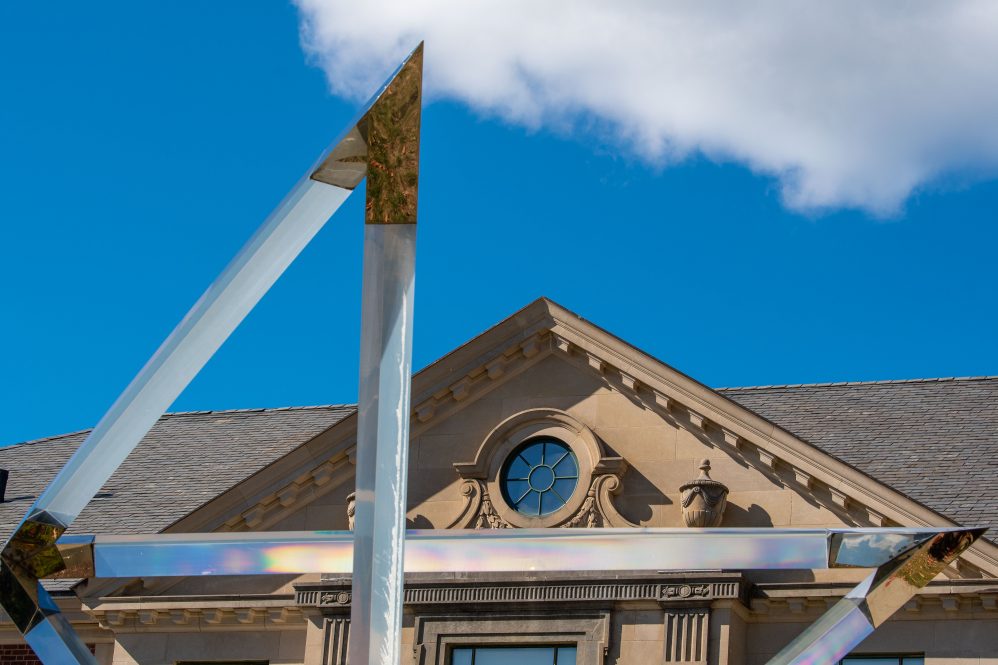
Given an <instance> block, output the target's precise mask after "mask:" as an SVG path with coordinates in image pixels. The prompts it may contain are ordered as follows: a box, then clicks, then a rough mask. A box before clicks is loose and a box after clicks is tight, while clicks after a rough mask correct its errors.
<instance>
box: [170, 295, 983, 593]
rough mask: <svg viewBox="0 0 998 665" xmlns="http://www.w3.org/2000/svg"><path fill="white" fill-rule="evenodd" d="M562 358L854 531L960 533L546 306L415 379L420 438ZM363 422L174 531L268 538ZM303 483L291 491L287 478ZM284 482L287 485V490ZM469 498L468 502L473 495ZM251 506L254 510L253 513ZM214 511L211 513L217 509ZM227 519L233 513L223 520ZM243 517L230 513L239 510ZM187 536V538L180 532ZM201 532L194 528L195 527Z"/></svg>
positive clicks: (309, 447) (292, 457)
mask: <svg viewBox="0 0 998 665" xmlns="http://www.w3.org/2000/svg"><path fill="white" fill-rule="evenodd" d="M550 355H556V356H558V357H561V358H563V359H567V360H569V361H571V362H573V363H575V364H576V365H578V366H579V367H582V368H584V369H586V370H588V371H591V372H595V373H596V374H598V375H600V376H601V377H602V378H603V379H604V380H605V381H606V382H607V383H608V384H609V385H610V386H611V387H613V388H614V389H615V390H617V391H619V392H621V393H623V394H625V395H627V396H628V397H630V398H631V399H632V400H634V401H635V402H637V403H639V404H642V405H643V406H644V407H645V408H648V409H650V410H654V411H656V412H657V413H659V414H660V415H662V416H663V417H665V418H667V419H670V420H672V421H673V422H674V423H676V424H677V426H681V427H683V428H684V429H686V430H688V431H690V432H691V433H693V434H694V436H697V437H698V438H699V439H700V440H701V441H702V442H703V443H705V444H706V445H708V446H710V447H715V448H718V449H719V450H721V451H723V452H724V453H726V454H728V455H730V456H732V457H734V458H736V459H739V460H741V461H743V462H745V463H746V464H748V465H750V466H752V467H753V468H756V469H757V470H759V471H760V472H762V473H764V474H766V475H767V476H769V477H770V478H772V479H774V480H777V481H779V482H780V483H781V484H783V485H784V486H786V487H788V488H791V489H795V490H797V491H799V492H806V493H807V494H809V495H810V496H812V497H814V498H815V500H817V501H818V502H819V503H822V504H823V505H824V506H825V507H827V508H828V509H829V510H831V511H832V512H834V513H836V514H838V515H839V516H840V517H843V518H845V519H846V521H847V522H852V523H856V524H859V525H864V526H876V527H879V526H893V525H900V526H950V525H953V524H954V522H953V521H952V520H949V519H947V518H946V517H944V516H943V515H940V514H938V513H936V512H934V511H932V510H931V509H929V508H927V507H925V506H922V505H921V504H919V503H917V502H915V501H913V500H912V499H910V498H908V497H906V496H904V495H903V494H901V493H900V492H898V491H896V490H894V489H892V488H890V487H889V486H887V485H884V484H883V483H880V482H879V481H876V480H874V479H872V478H870V477H869V476H867V475H866V474H864V473H862V472H861V471H859V470H858V469H855V468H854V467H852V466H850V465H848V464H846V463H845V462H842V461H841V460H839V459H837V458H835V457H833V456H831V455H829V454H828V453H826V452H824V451H822V450H821V449H820V448H818V447H816V446H813V445H811V444H810V443H807V442H806V441H803V440H802V439H800V438H798V437H796V436H795V435H793V434H791V433H790V432H788V431H786V430H783V429H782V428H780V427H779V426H778V425H776V424H774V423H772V422H770V421H768V420H766V419H764V418H762V417H761V416H759V415H758V414H756V413H754V412H752V411H750V410H749V409H746V408H745V407H743V406H741V405H739V404H737V403H736V402H734V401H732V400H731V399H729V398H727V397H725V396H723V395H721V394H719V393H717V392H715V391H713V390H711V389H710V388H708V387H707V386H705V385H703V384H701V383H699V382H697V381H696V380H694V379H692V378H691V377H689V376H686V375H685V374H682V373H681V372H679V371H677V370H675V369H673V368H671V367H669V366H667V365H665V364H664V363H662V362H660V361H658V360H656V359H655V358H653V357H651V356H649V355H647V354H645V353H643V352H641V351H640V350H637V349H635V348H634V347H633V346H631V345H629V344H626V343H625V342H623V341H622V340H620V339H618V338H616V337H615V336H613V335H612V334H610V333H608V332H606V331H604V330H602V329H600V328H599V327H597V326H595V325H594V324H592V323H590V322H588V321H585V320H584V319H582V318H580V317H578V316H577V315H575V314H573V313H571V312H569V311H568V310H565V309H563V308H561V307H560V306H558V305H556V304H555V303H553V302H551V301H548V300H546V299H541V300H538V301H535V302H534V303H531V304H530V305H528V306H527V307H525V308H524V309H522V310H520V311H519V312H517V313H516V314H514V315H513V316H512V317H510V318H508V319H506V320H504V321H502V322H501V323H499V324H498V325H496V326H495V327H493V328H492V329H490V330H488V331H486V332H485V333H483V334H481V335H479V336H478V337H476V338H474V339H473V340H471V341H470V342H468V343H467V344H464V345H462V346H461V347H459V348H458V349H456V350H455V351H453V352H451V353H450V354H448V355H446V356H444V357H443V358H441V359H440V360H438V361H437V362H435V363H433V364H432V365H430V366H429V367H427V368H426V369H424V370H422V371H421V372H419V373H418V374H417V375H416V376H414V378H413V400H412V403H413V405H414V406H413V409H412V425H411V436H412V437H413V438H415V437H417V436H419V435H420V434H421V433H422V432H424V431H426V430H427V429H428V428H429V427H431V426H433V425H434V424H435V423H436V422H437V421H439V420H440V419H442V418H446V417H448V416H450V415H451V414H453V413H454V412H456V411H457V410H459V409H461V408H463V406H465V405H466V404H468V403H470V402H472V401H475V400H476V399H479V398H481V397H482V396H484V395H485V394H487V393H488V392H490V391H491V390H493V389H495V388H496V387H498V386H499V385H501V384H502V383H504V382H505V381H507V380H509V379H510V378H511V377H513V376H516V375H517V374H520V373H521V372H523V371H525V370H526V369H528V368H530V367H531V366H533V365H534V364H536V363H537V362H539V361H540V360H542V359H544V358H547V357H549V356H550ZM355 430H356V418H355V417H348V418H346V419H344V420H343V421H340V422H339V423H337V424H335V425H333V426H332V427H331V428H330V429H329V430H327V431H326V432H324V433H323V434H322V435H320V436H318V437H316V438H315V439H313V440H312V441H310V442H308V443H306V444H305V445H304V446H302V447H301V448H300V449H298V450H296V451H293V452H292V453H290V454H289V455H287V456H285V458H282V459H281V460H278V462H275V463H274V464H273V465H271V466H270V467H268V468H267V469H265V470H263V471H261V472H260V473H258V474H256V475H255V476H253V477H251V478H250V479H248V480H247V481H244V482H243V483H240V485H237V486H236V487H235V488H233V489H232V490H229V492H228V493H226V495H228V496H226V495H222V496H220V497H219V498H218V500H217V501H216V502H214V503H210V504H208V505H206V506H205V508H204V509H203V510H204V512H205V514H207V513H210V512H214V513H215V514H216V515H217V517H215V518H213V519H214V522H212V520H211V519H208V520H197V519H194V514H192V515H191V516H189V517H190V518H192V519H187V518H185V519H184V520H181V521H180V522H178V524H177V525H176V526H177V527H178V528H177V529H173V528H171V530H205V529H204V528H197V523H198V522H199V521H200V522H203V523H204V526H208V530H225V531H228V530H263V529H266V528H268V526H270V525H273V524H276V523H277V522H279V521H280V520H281V519H283V517H285V516H287V515H288V514H290V513H291V512H292V511H294V510H298V509H300V508H301V507H302V506H304V505H307V504H308V503H309V502H310V501H312V500H313V499H314V498H316V497H318V496H320V495H322V494H324V493H326V492H328V491H329V490H330V489H332V488H333V487H336V486H338V485H340V484H342V483H343V482H347V481H348V480H349V478H350V477H351V475H352V469H350V466H349V464H348V462H349V461H350V459H351V458H352V454H351V453H352V450H353V448H354V445H355V444H354V438H355ZM292 474H293V477H294V478H295V480H293V481H292V482H290V483H288V482H287V481H286V480H284V479H286V478H288V477H291V476H292ZM275 476H277V477H280V479H279V480H278V478H276V477H275ZM466 498H467V496H466ZM247 502H249V503H250V504H251V505H249V507H247ZM213 505H214V508H212V506H213ZM222 508H227V510H228V511H229V512H228V513H227V514H224V513H225V511H224V510H222V511H220V510H219V509H222ZM237 508H238V510H239V512H238V514H233V513H232V512H231V511H232V510H233V509H237ZM185 525H186V527H187V528H181V527H184V526H185ZM191 527H195V528H191ZM947 573H948V574H949V575H951V576H959V575H964V576H970V577H981V576H985V575H998V547H996V546H995V545H994V544H992V543H990V542H988V541H985V540H979V541H978V542H977V543H975V545H974V546H973V547H972V548H971V549H970V550H968V551H967V552H966V553H965V554H964V555H963V557H962V558H961V560H960V563H959V568H956V567H954V568H953V569H952V570H948V571H947Z"/></svg>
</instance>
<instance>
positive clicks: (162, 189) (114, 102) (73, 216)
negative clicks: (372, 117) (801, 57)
mask: <svg viewBox="0 0 998 665" xmlns="http://www.w3.org/2000/svg"><path fill="white" fill-rule="evenodd" d="M299 20H300V16H299V13H298V10H297V9H296V8H295V7H293V6H290V5H283V4H281V3H263V2H250V3H234V2H233V3H223V2H218V3H215V2H212V3H176V4H170V5H169V6H168V7H167V6H165V5H153V4H146V3H105V4H101V5H80V4H78V3H68V2H65V3H46V4H45V5H44V7H43V8H41V9H39V8H38V7H37V6H30V5H26V4H23V3H8V4H7V5H5V6H4V7H3V8H2V9H0V62H2V63H4V64H3V65H2V67H3V76H2V77H0V95H2V99H0V101H2V103H0V155H2V159H0V169H2V174H0V183H2V185H0V197H2V208H0V210H2V217H0V219H2V229H3V238H4V242H3V245H2V247H3V250H4V251H3V261H2V263H0V284H2V287H0V288H2V291H0V295H2V301H3V303H4V310H3V311H4V318H3V321H4V325H3V326H2V328H0V376H2V377H3V383H2V387H0V390H2V395H0V397H2V399H0V442H6V443H13V442H16V441H21V440H27V439H33V438H38V437H43V436H48V435H54V434H58V433H62V432H65V431H71V430H76V429H81V428H85V427H89V426H92V425H93V424H94V423H95V422H96V421H97V420H98V419H99V418H100V416H101V415H102V414H103V412H104V410H105V409H106V408H107V407H108V406H109V405H110V404H111V402H112V401H113V400H114V398H115V397H116V396H117V395H118V393H119V392H120V391H121V390H122V389H123V388H124V387H125V385H126V384H127V383H128V381H129V380H130V379H131V378H132V377H133V376H134V375H135V373H136V372H137V371H138V370H139V368H140V367H141V366H142V364H143V363H144V362H145V360H146V359H147V358H148V357H149V355H150V354H151V353H152V352H153V351H154V350H155V349H156V347H157V346H158V345H159V343H160V342H161V341H162V340H163V339H164V338H165V336H166V335H167V334H168V333H169V331H170V330H171V329H172V328H173V326H174V325H175V324H176V323H177V322H178V321H179V320H180V318H181V317H182V316H183V315H184V313H185V312H186V311H187V309H188V308H189V307H190V306H191V304H193V302H194V301H195V300H196V299H197V297H198V296H199V295H200V294H201V292H202V291H203V290H204V288H205V287H206V286H207V285H208V284H209V283H210V281H211V280H212V279H213V278H214V277H215V275H216V274H217V273H218V272H219V271H220V270H221V268H222V267H224V265H225V264H226V263H227V261H228V260H229V259H230V258H231V257H232V256H233V254H234V253H235V252H236V251H237V250H238V248H239V247H240V246H241V245H242V243H243V242H244V241H245V240H246V239H247V238H248V237H249V235H250V234H251V233H252V232H253V230H254V229H255V228H256V226H257V225H259V223H260V222H261V221H262V220H263V218H264V217H265V216H266V214H267V213H268V212H269V211H270V210H271V208H272V207H273V206H274V205H275V204H276V203H277V202H278V201H279V200H280V198H281V197H282V195H283V194H284V193H285V192H286V191H287V190H288V188H289V187H290V186H291V185H292V184H293V183H294V181H295V180H296V178H297V176H298V175H299V174H300V173H301V172H302V171H303V170H304V169H305V168H307V166H308V165H309V164H310V163H311V162H312V160H313V159H314V158H315V157H316V156H317V154H318V153H319V152H320V151H321V150H322V148H323V147H324V146H325V144H326V143H328V142H329V141H330V140H331V139H333V138H334V137H335V136H336V135H337V134H338V132H339V130H340V129H341V128H342V127H343V126H344V125H345V124H346V123H347V122H348V121H349V119H350V118H351V117H352V115H353V113H354V111H355V109H356V108H357V106H358V102H357V101H356V100H355V99H354V98H353V97H351V96H350V95H349V94H348V95H347V96H345V97H340V96H337V95H336V94H334V93H333V92H331V91H330V87H329V82H328V80H327V74H328V76H329V77H330V78H334V77H335V66H336V60H335V58H334V59H333V60H331V61H322V60H321V58H318V57H317V55H316V51H315V48H313V49H312V50H311V51H310V53H308V54H306V53H305V51H304V50H303V47H302V45H301V43H300V40H299ZM313 46H314V45H313ZM432 49H433V42H432V41H430V40H428V41H427V50H428V54H429V53H430V52H431V50H432ZM389 55H391V54H389ZM391 57H394V56H391ZM388 59H390V58H389V56H386V61H387V60H388ZM317 63H318V64H322V65H324V66H325V68H326V71H323V69H322V68H320V67H319V66H317ZM427 66H428V67H430V66H432V60H430V58H429V56H428V62H427ZM390 69H391V68H390V67H388V68H386V69H385V71H384V72H383V74H387V73H388V71H389V70H390ZM428 75H429V74H428ZM448 85H457V84H448ZM435 90H437V91H438V92H437V93H436V94H434V95H432V97H433V99H432V100H431V101H430V103H429V104H428V105H427V106H426V108H425V109H424V115H423V145H422V180H421V187H420V227H419V251H418V259H417V291H416V292H417V300H416V326H417V327H416V338H415V348H414V360H415V365H416V367H422V366H425V365H426V364H428V363H430V362H432V361H433V360H435V359H436V358H438V357H439V356H441V355H443V354H444V353H446V352H448V351H449V350H451V349H453V348H454V347H455V346H457V345H459V344H461V343H463V342H464V341H466V340H468V339H469V338H471V337H473V336H474V335H476V334H478V333H479V332H481V331H483V330H485V329H486V328H488V327H489V326H491V325H492V324H494V323H495V322H497V321H499V320H500V319H502V318H503V317H505V316H507V315H509V314H511V313H512V312H514V311H515V310H517V309H519V308H520V307H522V306H524V305H526V304H527V303H529V302H530V301H532V300H533V299H535V298H537V297H539V296H542V295H544V296H548V297H550V298H552V299H554V300H556V301H557V302H559V303H561V304H562V305H564V306H566V307H568V308H570V309H573V310H574V311H576V312H577V313H579V314H580V315H582V316H584V317H585V318H588V319H590V320H592V321H594V322H596V323H597V324H599V325H600V326H602V327H604V328H606V329H608V330H610V331H611V332H613V333H615V334H617V335H619V336H620V337H622V338H623V339H625V340H627V341H629V342H631V343H633V344H635V345H636V346H638V347H640V348H642V349H644V350H646V351H648V352H650V353H652V354H654V355H655V356H657V357H659V358H660V359H662V360H664V361H665V362H667V363H669V364H671V365H673V366H675V367H677V368H678V369H680V370H682V371H684V372H686V373H688V374H690V375H692V376H694V377H695V378H697V379H699V380H701V381H704V382H705V383H707V384H709V385H713V386H735V385H755V384H772V383H801V382H818V381H850V380H876V379H905V378H916V377H935V376H966V375H982V374H998V313H996V308H995V296H996V290H998V289H996V287H998V277H996V251H995V248H996V245H998V242H996V241H998V224H996V221H998V219H996V217H998V212H996V211H998V181H996V180H995V179H994V178H992V177H990V176H991V175H993V173H991V172H988V171H987V169H983V170H982V169H975V168H970V167H968V168H962V169H952V170H951V172H949V173H944V174H943V175H942V176H937V177H931V178H924V179H923V181H919V182H918V183H917V186H914V187H912V188H911V191H910V193H909V194H908V195H907V196H905V197H902V202H901V203H900V204H898V205H895V206H894V207H893V208H892V209H891V210H889V211H888V212H885V208H884V207H883V206H882V205H880V204H870V205H866V204H864V203H862V202H860V203H858V204H857V203H856V200H855V199H848V197H845V198H842V201H844V203H841V205H835V204H831V203H828V201H823V202H822V204H821V206H820V207H813V206H812V207H808V206H807V205H801V204H800V199H799V198H798V199H795V198H793V197H792V196H790V197H788V194H787V189H786V178H785V177H784V176H781V175H780V174H779V173H778V172H775V175H774V172H773V171H772V170H767V168H760V167H759V162H758V161H754V160H753V159H752V158H751V156H750V157H746V158H745V159H739V158H737V153H738V151H737V149H732V151H729V152H727V153H725V152H724V151H721V152H720V153H717V152H714V153H712V152H711V151H709V150H708V151H706V152H707V153H708V154H709V156H705V155H704V151H698V150H697V149H691V150H689V151H688V152H684V153H683V154H681V155H675V154H673V155H672V156H671V157H668V158H663V157H662V155H661V154H655V155H650V156H649V155H647V154H642V153H641V151H640V150H635V149H634V145H633V144H632V143H628V142H627V141H621V140H620V138H619V136H620V133H619V118H616V119H611V120H613V121H614V122H617V123H618V126H617V130H615V131H606V130H605V128H604V127H603V125H602V124H601V122H600V118H598V117H597V118H596V119H595V121H593V119H592V118H591V117H588V116H586V114H585V109H583V111H582V112H581V113H582V116H583V117H584V118H585V119H584V121H582V122H568V123H566V122H565V118H564V117H561V118H559V119H557V120H558V121H557V122H555V121H549V120H548V119H547V116H545V114H543V113H541V114H540V115H539V116H537V117H532V118H525V117H523V116H518V115H516V114H515V113H513V114H511V112H509V111H508V109H507V110H501V109H500V110H494V109H493V110H490V109H489V108H488V105H487V104H486V105H484V106H483V105H482V104H478V103H476V102H475V101H474V100H471V101H469V100H468V99H465V98H462V96H461V95H460V94H453V93H448V88H447V87H446V86H444V85H439V86H437V88H435ZM694 148H695V146H694ZM732 154H734V156H731V155H732ZM745 164H750V165H751V168H750V167H747V166H745ZM850 191H852V190H850ZM361 204H362V198H361V197H360V196H355V197H354V199H352V200H351V201H350V202H348V204H347V205H346V206H344V208H342V209H341V210H340V212H339V213H338V214H337V216H336V217H335V218H334V219H333V220H332V221H331V222H330V224H329V225H327V227H326V228H325V229H324V230H323V231H322V233H321V234H320V235H319V236H318V237H317V238H316V240H315V241H314V242H313V244H312V245H311V246H309V247H308V248H307V249H306V250H305V252H304V253H303V254H302V255H301V256H300V257H299V259H298V261H297V262H296V263H295V265H293V266H292V268H291V269H290V270H289V272H288V273H287V274H286V275H285V276H284V277H283V278H282V279H281V280H280V281H279V282H278V284H277V285H276V286H275V288H274V289H273V290H272V291H271V293H270V294H268V295H267V296H266V297H265V299H264V300H263V301H262V302H261V304H260V305H259V306H258V307H257V309H256V310H255V311H254V312H253V313H252V314H251V315H250V316H249V317H248V318H247V319H246V321H245V322H244V323H243V325H242V326H241V327H240V328H239V329H238V330H237V331H236V333H235V334H234V335H233V336H232V338H230V340H229V341H228V342H227V343H226V344H225V346H223V348H222V350H221V351H220V352H219V353H218V354H217V356H216V357H215V358H214V359H213V360H212V361H211V362H210V363H209V365H208V366H207V367H206V368H205V369H204V370H203V371H202V373H201V375H200V376H199V377H198V378H197V379H196V380H195V381H194V383H193V384H192V385H191V386H190V387H189V388H188V390H187V391H186V392H185V393H184V394H183V395H182V396H181V397H180V399H179V400H178V401H177V403H176V404H175V405H174V410H196V409H223V408H252V407H264V406H275V407H276V406H287V405H304V404H321V403H343V402H352V401H353V400H354V399H355V397H356V383H357V363H356V357H357V350H358V334H359V309H360V299H359V288H360V254H361V239H362V223H361V218H362V206H361ZM878 205H879V206H880V207H878ZM888 207H890V206H888Z"/></svg>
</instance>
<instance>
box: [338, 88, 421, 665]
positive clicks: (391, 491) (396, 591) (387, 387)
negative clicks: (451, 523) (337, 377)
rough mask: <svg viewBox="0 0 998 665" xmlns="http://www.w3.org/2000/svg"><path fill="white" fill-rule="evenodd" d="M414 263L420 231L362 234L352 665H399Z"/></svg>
mask: <svg viewBox="0 0 998 665" xmlns="http://www.w3.org/2000/svg"><path fill="white" fill-rule="evenodd" d="M375 106H377V104H376V105H375ZM368 188H369V189H368V191H370V184H368ZM369 204H370V201H369ZM415 256H416V226H415V224H368V225H367V226H366V227H365V229H364V289H363V307H362V310H363V316H362V320H361V341H360V390H359V393H358V396H359V406H358V414H357V466H356V473H355V483H356V492H355V513H354V529H353V538H354V539H355V542H356V545H355V546H356V552H354V554H353V571H354V576H353V580H352V598H353V603H352V606H351V610H350V632H351V638H350V643H349V650H350V654H349V658H350V662H353V663H386V664H387V663H391V664H394V663H398V662H399V659H400V653H399V649H400V648H401V646H400V641H399V635H400V632H401V630H402V595H403V593H402V573H403V566H402V564H403V554H404V551H405V512H406V489H407V479H408V466H409V464H408V455H409V412H410V408H409V392H410V386H411V376H412V316H413V301H412V299H413V288H414V278H415ZM330 572H331V571H330Z"/></svg>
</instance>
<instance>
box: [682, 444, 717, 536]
mask: <svg viewBox="0 0 998 665" xmlns="http://www.w3.org/2000/svg"><path fill="white" fill-rule="evenodd" d="M679 491H680V492H682V502H683V521H684V522H686V526H689V527H714V526H721V519H723V517H724V507H725V506H726V505H728V488H727V487H726V486H725V485H724V483H721V482H718V481H716V480H714V479H713V478H711V477H710V460H709V459H705V460H703V461H702V462H700V477H699V478H694V479H693V480H691V481H690V482H688V483H686V484H685V485H683V486H681V487H680V488H679Z"/></svg>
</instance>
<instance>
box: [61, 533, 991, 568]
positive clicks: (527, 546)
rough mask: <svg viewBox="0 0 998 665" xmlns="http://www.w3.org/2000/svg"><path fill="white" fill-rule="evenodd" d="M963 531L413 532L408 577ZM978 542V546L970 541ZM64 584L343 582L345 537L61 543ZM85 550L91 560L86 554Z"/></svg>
mask: <svg viewBox="0 0 998 665" xmlns="http://www.w3.org/2000/svg"><path fill="white" fill-rule="evenodd" d="M969 531H970V530H968V529H963V528H959V527H956V528H951V529H933V530H931V531H929V530H926V529H772V528H770V529H578V530H575V529H572V530H569V529H510V530H505V529H497V530H488V531H471V530H468V531H454V530H412V531H408V532H407V534H406V550H405V570H406V572H421V573H425V572H448V571H462V572H510V571H533V572H552V571H583V570H691V571H693V570H719V569H722V570H795V569H816V568H837V567H861V568H875V567H878V566H882V565H884V564H885V563H887V562H888V561H890V560H892V559H893V558H895V557H896V556H898V555H899V553H902V552H904V551H907V550H911V549H913V548H917V547H920V546H922V545H923V544H925V543H926V542H928V541H929V540H931V539H932V538H933V537H935V536H937V535H938V534H940V533H943V534H962V533H966V532H969ZM975 538H976V536H975ZM58 547H59V549H60V552H61V553H63V557H64V559H65V560H66V561H67V563H70V564H71V565H70V566H69V568H68V569H67V570H66V571H65V572H64V573H63V574H62V576H72V577H170V576H193V575H267V574H288V573H295V574H297V573H318V572H324V573H350V572H351V571H352V569H353V563H352V557H353V534H352V533H351V532H349V531H301V532H271V533H229V534H225V533H222V534H220V533H210V534H158V535H147V536H64V537H63V538H61V539H60V540H59V541H58ZM88 550H89V551H88Z"/></svg>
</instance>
